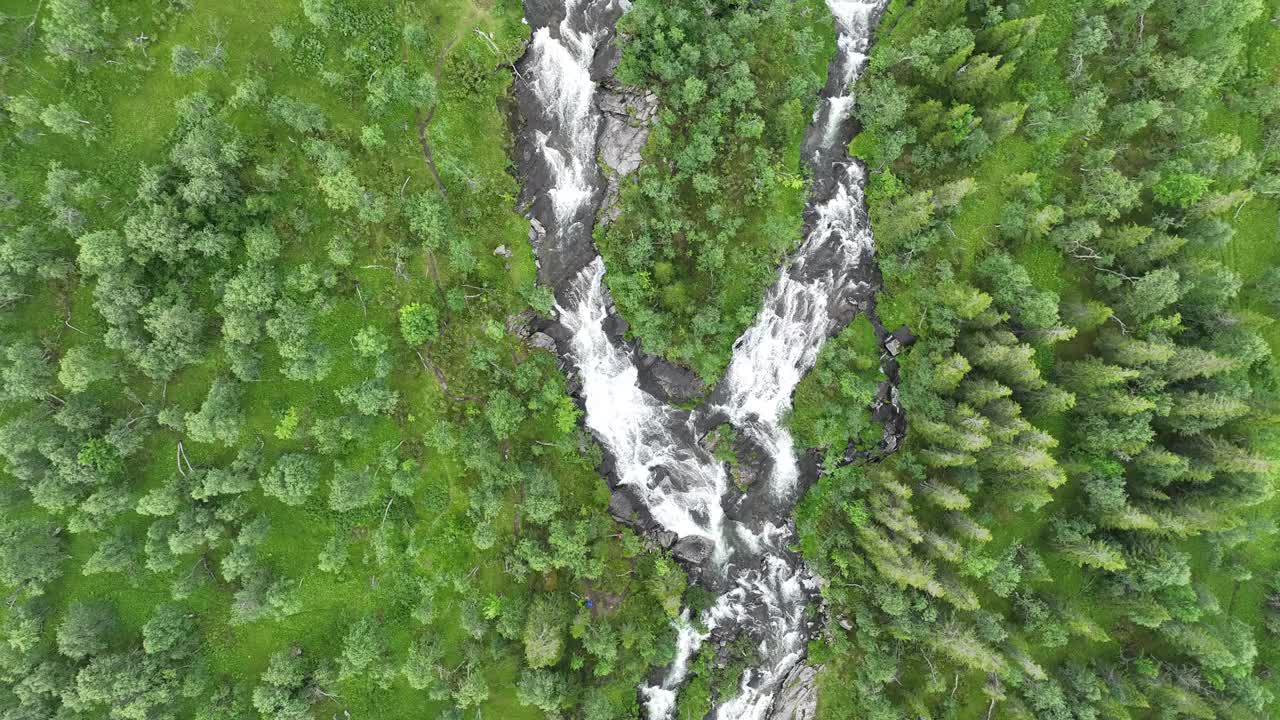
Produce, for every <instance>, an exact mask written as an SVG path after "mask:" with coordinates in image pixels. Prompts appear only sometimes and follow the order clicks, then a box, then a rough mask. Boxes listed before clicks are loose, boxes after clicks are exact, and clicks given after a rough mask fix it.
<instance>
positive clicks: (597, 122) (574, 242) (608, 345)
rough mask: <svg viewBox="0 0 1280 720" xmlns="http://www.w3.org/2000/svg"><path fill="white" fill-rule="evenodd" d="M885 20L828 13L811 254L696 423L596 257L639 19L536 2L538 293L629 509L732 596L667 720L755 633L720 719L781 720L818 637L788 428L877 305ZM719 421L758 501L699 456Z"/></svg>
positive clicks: (681, 667) (810, 211) (841, 4)
mask: <svg viewBox="0 0 1280 720" xmlns="http://www.w3.org/2000/svg"><path fill="white" fill-rule="evenodd" d="M886 2H887V0H877V1H875V2H847V1H844V0H828V6H829V7H830V9H831V12H832V15H833V16H834V18H835V23H836V30H837V52H836V55H835V57H833V59H832V61H831V63H830V67H829V69H828V82H827V86H826V88H825V89H824V90H823V93H822V95H821V102H820V104H819V107H818V108H817V110H816V111H815V113H814V117H813V122H812V123H811V126H810V128H809V130H808V132H807V133H806V136H805V143H804V146H803V147H804V152H805V159H806V162H808V163H809V166H810V169H811V171H812V183H811V189H810V198H809V203H808V206H807V208H806V211H805V229H806V231H805V237H804V239H803V242H802V243H801V245H800V248H799V249H798V250H797V251H796V252H795V253H794V254H793V255H792V256H791V258H790V259H789V260H788V262H787V263H786V265H785V266H784V267H783V268H782V269H781V271H780V273H779V277H778V280H777V281H776V282H775V283H774V285H773V286H772V287H771V288H770V289H769V291H768V293H767V294H766V296H765V299H764V303H763V306H762V309H761V311H760V314H759V316H758V318H757V320H756V322H755V323H754V324H753V325H752V326H751V328H749V329H748V330H747V331H746V333H744V334H743V336H742V337H741V338H740V339H739V340H738V342H737V343H736V344H735V346H734V350H733V356H732V358H731V361H730V364H729V368H728V370H727V372H726V375H725V378H724V380H723V381H722V382H721V383H720V385H719V386H718V387H717V388H716V389H715V390H713V392H712V393H711V394H710V396H709V398H708V400H707V401H706V402H704V403H703V404H702V405H701V406H699V407H698V408H697V409H696V410H694V411H692V412H690V411H687V410H683V409H680V408H678V407H675V406H673V405H671V404H668V403H666V402H664V401H663V400H660V399H659V398H658V397H655V395H654V394H653V393H651V392H649V391H648V390H646V389H645V387H646V384H645V383H644V382H642V380H641V369H640V367H639V365H638V362H637V358H638V355H639V350H638V349H637V348H636V347H635V346H634V345H632V344H630V343H627V342H626V341H625V340H624V339H623V337H622V333H621V332H619V330H618V328H619V327H620V325H622V323H621V321H620V319H619V318H617V317H616V314H615V312H614V307H613V303H612V300H611V299H610V297H609V292H608V289H607V287H606V285H605V282H604V277H605V265H604V261H603V259H602V258H601V257H600V256H599V255H598V254H597V253H596V251H595V248H594V245H593V244H592V242H591V230H592V228H593V227H594V224H595V222H596V217H597V214H598V213H599V211H600V209H601V208H600V206H601V204H602V202H603V200H604V183H603V180H602V177H603V176H602V173H601V170H600V168H599V166H598V163H597V155H598V149H599V147H600V143H601V128H602V115H601V110H600V107H599V105H600V97H599V93H600V84H601V82H602V81H604V80H605V79H607V76H608V73H609V72H611V71H612V62H616V50H615V49H614V48H613V46H612V42H611V41H612V38H613V28H614V25H615V23H616V22H617V19H618V18H619V17H620V16H621V15H622V13H623V12H625V10H626V9H627V7H628V6H629V3H627V2H625V0H563V2H562V3H557V2H547V1H546V0H530V1H529V2H526V13H525V14H526V21H527V22H528V23H529V24H530V26H531V28H532V39H531V41H530V44H529V48H528V50H527V52H526V54H525V56H524V58H522V59H521V61H520V63H519V64H518V66H517V92H516V95H517V106H518V109H519V112H520V116H521V128H520V131H519V132H518V134H517V149H518V154H519V156H518V157H517V162H518V165H519V166H520V172H521V176H522V179H523V181H524V193H523V199H524V202H525V203H526V207H527V210H526V212H527V214H528V216H529V218H530V224H531V228H532V229H531V238H530V239H531V242H532V243H533V246H534V250H535V256H536V258H537V260H538V268H539V279H540V281H541V282H542V283H543V284H545V285H547V286H549V287H551V288H552V289H553V291H554V292H555V296H556V306H555V310H556V323H557V325H558V327H557V328H555V329H554V331H553V333H552V334H553V335H555V337H556V339H557V349H558V352H559V353H560V354H561V356H562V358H563V359H564V360H565V361H566V363H567V365H569V367H570V368H571V370H572V372H573V373H574V374H575V375H576V379H577V381H578V382H579V383H580V388H581V389H580V391H579V393H578V394H579V396H580V398H581V400H582V402H583V404H584V406H585V409H586V417H585V423H586V426H587V428H588V429H589V430H590V431H591V432H592V434H593V435H594V436H595V437H596V439H597V440H598V441H599V442H600V444H601V445H602V446H603V447H604V449H605V451H606V454H607V456H608V458H609V464H610V466H609V468H608V469H609V474H610V475H611V480H612V482H613V484H614V490H615V493H618V492H626V493H628V494H629V497H631V498H632V499H634V501H636V502H637V503H638V504H639V505H640V506H641V507H642V508H643V510H644V511H645V513H647V515H648V517H649V519H650V520H651V521H652V522H651V526H652V527H654V528H658V529H661V530H663V531H667V532H669V533H674V534H675V535H676V536H678V537H679V538H680V541H679V543H680V544H679V545H678V547H683V548H685V554H684V555H683V556H682V557H684V558H685V559H686V561H687V562H690V563H693V564H697V565H698V566H699V567H698V568H697V569H698V571H699V574H698V577H699V579H700V581H702V582H703V583H704V584H706V585H707V586H708V587H711V588H713V589H714V590H715V591H716V592H718V593H719V594H718V596H717V599H716V601H715V603H714V604H713V606H712V607H711V608H710V609H708V610H706V611H705V612H703V613H702V614H701V615H700V616H699V617H698V618H693V617H692V616H691V613H690V612H689V611H688V610H687V609H686V610H685V611H684V613H683V614H682V615H681V618H680V619H679V621H678V623H677V629H678V643H677V655H676V658H675V660H674V661H673V662H672V663H671V665H670V666H669V667H668V668H667V670H666V672H665V673H664V675H663V677H662V678H661V679H660V680H657V681H655V682H654V683H653V684H651V685H646V686H644V687H641V688H640V695H641V698H642V699H643V701H644V704H645V708H646V714H647V716H648V717H649V718H650V720H665V719H666V718H670V717H672V716H673V714H674V712H675V707H676V701H677V698H678V693H679V690H680V687H681V685H682V683H683V682H684V680H685V679H686V677H687V675H688V666H689V661H690V660H691V658H692V657H693V656H694V655H695V654H696V653H697V651H698V649H699V647H700V646H701V645H702V644H703V643H704V642H705V641H706V640H707V639H708V638H709V637H711V635H712V633H713V631H716V630H717V629H721V630H725V629H729V630H732V629H734V628H741V629H745V630H747V631H749V632H751V633H752V635H753V637H755V638H757V640H758V651H759V663H758V664H757V665H756V666H755V667H753V668H751V669H749V670H748V671H746V672H745V673H744V675H743V679H742V684H741V687H740V688H739V690H738V694H737V695H736V696H735V697H733V698H731V699H729V700H727V701H724V702H722V703H721V704H720V705H719V707H717V708H716V709H715V711H714V716H715V717H716V718H721V719H723V720H739V719H741V720H762V719H763V718H767V717H770V716H771V713H773V712H774V711H775V708H774V702H775V698H776V697H777V695H778V693H779V690H780V689H781V688H782V686H783V685H784V683H785V682H786V680H787V678H788V677H789V676H790V674H791V673H792V671H793V670H795V669H796V668H797V667H798V666H799V664H800V663H801V662H802V660H803V657H804V649H805V644H806V643H807V641H808V639H809V637H810V634H811V630H812V628H811V625H810V622H809V620H808V619H807V617H806V606H807V605H808V604H809V601H810V600H811V599H812V598H813V596H814V594H815V587H816V584H815V582H814V579H813V578H812V577H811V576H810V575H809V574H808V572H807V570H806V569H805V568H804V565H803V563H802V562H801V560H800V558H799V557H798V556H797V555H796V554H795V553H794V552H792V551H791V550H790V549H789V546H790V545H791V544H792V543H793V542H794V540H795V537H794V530H793V528H792V525H791V521H790V515H791V510H792V507H793V506H794V503H795V501H796V500H797V499H798V495H799V492H800V491H801V489H802V488H801V487H800V486H801V483H800V477H801V472H800V469H799V464H798V462H797V458H796V452H795V447H794V442H793V440H792V438H791V435H790V433H789V432H788V431H787V429H786V427H785V426H784V425H783V422H784V418H785V416H786V414H787V412H788V411H789V409H790V405H791V397H792V394H793V392H794V390H795V387H796V385H797V384H798V383H799V382H800V380H801V379H802V378H803V376H804V374H805V373H806V372H808V371H809V370H810V369H811V368H812V367H813V364H814V363H815V362H816V360H817V356H818V352H819V351H820V349H821V347H822V345H823V343H824V342H825V341H826V339H827V338H828V337H830V336H831V335H833V334H835V333H836V332H838V331H839V330H840V329H841V328H843V327H844V325H845V324H847V323H848V322H849V321H850V320H851V319H852V318H853V316H854V314H855V313H856V312H857V311H858V310H859V309H865V305H866V303H867V302H869V296H870V294H871V293H872V292H873V290H872V284H871V282H870V272H871V269H870V268H871V262H870V256H871V252H872V239H871V233H870V230H869V225H868V222H867V217H866V211H865V207H864V201H863V184H864V171H863V169H862V167H861V166H860V165H859V164H858V163H856V162H854V161H852V160H851V159H850V158H849V156H848V153H847V145H848V143H849V141H850V140H851V139H852V136H853V133H854V121H853V117H852V110H853V105H854V99H853V95H852V86H853V84H854V82H855V81H856V79H857V75H858V73H859V72H860V71H861V69H862V67H863V66H864V64H865V59H866V51H867V48H868V47H869V44H870V38H871V33H872V30H873V29H874V24H875V22H876V20H877V19H878V17H879V14H880V12H881V11H882V10H883V6H884V4H885V3H886ZM712 417H714V418H723V419H725V420H727V421H728V422H730V423H732V424H733V425H734V426H735V427H737V428H738V429H739V430H740V431H742V433H743V434H744V436H745V438H746V440H747V441H748V442H750V443H752V444H753V445H754V446H756V447H757V448H759V449H760V450H761V452H762V453H763V454H764V455H765V456H766V458H767V459H768V468H767V470H766V475H767V479H766V482H764V483H756V484H754V485H752V486H751V488H750V489H749V490H748V492H747V493H745V494H744V493H742V492H740V491H738V490H737V488H735V487H731V484H730V483H729V482H728V476H727V473H726V469H725V467H724V465H723V464H722V463H721V462H719V461H717V460H716V459H715V458H714V457H713V456H712V455H711V454H710V453H709V452H708V451H707V450H706V449H705V448H704V447H703V446H702V444H701V442H700V437H699V430H698V428H699V427H701V426H702V425H703V423H702V422H701V421H702V420H704V419H706V418H712ZM760 493H767V497H758V495H759V494H760ZM690 547H694V548H699V547H700V548H702V550H704V552H701V553H697V552H694V553H690V552H689V550H688V548H690ZM690 558H701V560H700V561H694V560H690ZM802 710H803V709H802ZM809 710H812V708H809ZM788 712H789V713H793V714H794V711H793V710H788Z"/></svg>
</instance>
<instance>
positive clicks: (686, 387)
mask: <svg viewBox="0 0 1280 720" xmlns="http://www.w3.org/2000/svg"><path fill="white" fill-rule="evenodd" d="M636 360H637V362H636V366H637V368H638V369H639V370H640V382H641V387H643V388H644V389H645V390H646V391H648V392H650V393H652V394H653V396H654V397H656V398H658V399H659V400H662V401H664V402H668V403H672V404H683V403H687V402H691V401H693V400H697V399H698V398H700V397H702V395H703V393H705V392H706V390H707V387H706V385H705V384H704V383H703V382H702V378H700V377H698V374H697V373H695V372H694V371H692V370H690V369H689V368H686V367H681V366H679V365H675V364H672V363H669V362H666V361H664V360H662V359H661V358H659V357H657V356H654V355H648V354H642V355H640V357H638V358H636Z"/></svg>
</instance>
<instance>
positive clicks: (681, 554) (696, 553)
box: [671, 535, 712, 565]
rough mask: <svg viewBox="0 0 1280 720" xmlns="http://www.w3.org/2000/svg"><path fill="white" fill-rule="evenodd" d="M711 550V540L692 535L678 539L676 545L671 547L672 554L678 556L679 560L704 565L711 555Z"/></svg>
mask: <svg viewBox="0 0 1280 720" xmlns="http://www.w3.org/2000/svg"><path fill="white" fill-rule="evenodd" d="M711 550H712V545H711V541H710V540H708V539H706V538H704V537H698V536H695V535H690V536H688V537H682V538H680V539H679V540H677V541H676V544H675V547H673V548H672V549H671V554H672V555H674V556H676V559H677V560H681V561H683V562H686V563H689V564H691V565H702V563H704V562H706V560H707V558H709V557H711Z"/></svg>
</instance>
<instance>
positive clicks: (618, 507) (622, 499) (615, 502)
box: [609, 492, 636, 523]
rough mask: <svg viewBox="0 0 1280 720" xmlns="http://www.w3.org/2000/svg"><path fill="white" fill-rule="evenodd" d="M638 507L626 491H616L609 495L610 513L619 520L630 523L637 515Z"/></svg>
mask: <svg viewBox="0 0 1280 720" xmlns="http://www.w3.org/2000/svg"><path fill="white" fill-rule="evenodd" d="M635 513H636V507H635V503H633V502H632V500H631V496H630V495H628V494H627V493H624V492H615V493H612V494H610V496H609V514H610V515H612V516H613V517H614V519H615V520H617V521H618V522H623V523H629V522H631V520H632V518H633V517H634V516H635Z"/></svg>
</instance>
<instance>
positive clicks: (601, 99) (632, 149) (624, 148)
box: [596, 68, 658, 226]
mask: <svg viewBox="0 0 1280 720" xmlns="http://www.w3.org/2000/svg"><path fill="white" fill-rule="evenodd" d="M609 75H610V78H612V68H610V74H609ZM596 107H597V108H598V109H599V110H600V113H601V117H603V119H604V122H603V123H602V124H601V125H602V128H601V131H600V139H599V142H598V143H597V151H598V152H599V157H600V164H601V166H602V169H603V170H604V175H605V191H604V203H603V204H602V205H601V210H600V217H599V224H600V225H601V226H604V225H608V224H609V223H611V222H613V221H614V220H615V219H617V217H618V213H619V210H618V193H619V192H621V190H622V180H623V178H625V177H626V176H628V175H630V174H631V173H633V172H635V171H636V168H638V167H640V161H641V152H642V151H643V150H644V145H645V143H646V142H648V140H649V128H650V125H652V123H653V118H654V116H655V115H657V113H658V96H657V95H654V94H653V93H641V92H636V91H632V90H628V89H627V88H624V87H622V86H621V85H620V84H618V83H617V82H614V81H612V79H611V80H610V82H608V83H607V84H605V85H604V86H603V87H602V88H601V89H600V92H598V93H597V94H596Z"/></svg>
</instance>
